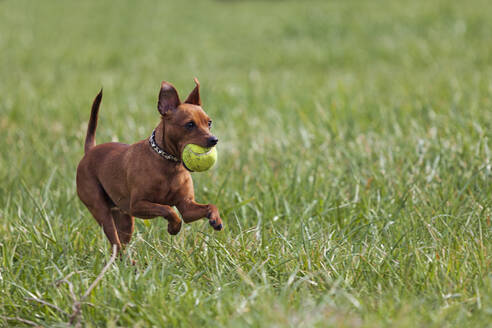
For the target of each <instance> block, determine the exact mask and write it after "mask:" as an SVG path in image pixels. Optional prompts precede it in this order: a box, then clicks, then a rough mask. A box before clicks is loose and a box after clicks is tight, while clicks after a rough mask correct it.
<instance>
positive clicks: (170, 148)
mask: <svg viewBox="0 0 492 328" xmlns="http://www.w3.org/2000/svg"><path fill="white" fill-rule="evenodd" d="M154 131H155V142H156V144H157V146H158V147H159V148H160V149H162V150H163V151H164V152H166V153H167V154H170V155H172V156H174V157H175V158H177V159H178V160H179V158H180V157H181V156H180V153H179V150H178V149H177V147H175V146H174V144H173V143H172V142H171V141H170V140H169V138H168V137H167V136H166V130H165V126H164V122H163V121H162V120H161V121H160V122H159V125H157V127H156V128H155V130H154Z"/></svg>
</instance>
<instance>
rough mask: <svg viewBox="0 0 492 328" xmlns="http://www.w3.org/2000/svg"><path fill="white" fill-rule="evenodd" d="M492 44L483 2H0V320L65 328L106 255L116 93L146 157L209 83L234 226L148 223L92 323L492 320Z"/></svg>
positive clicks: (91, 299) (209, 186) (205, 183)
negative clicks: (97, 199)
mask: <svg viewBox="0 0 492 328" xmlns="http://www.w3.org/2000/svg"><path fill="white" fill-rule="evenodd" d="M491 40H492V3H491V2H490V1H486V0H472V1H466V2H465V1H444V0H443V1H423V0H419V1H406V0H405V1H391V0H376V1H355V0H354V1H315V0H313V1H280V0H278V1H241V0H237V1H211V0H197V1H181V2H178V1H150V0H144V1H138V2H137V1H129V0H122V1H118V2H111V1H95V0H91V1H61V0H49V1H28V0H16V1H12V0H4V1H0V77H1V81H0V326H30V325H39V326H42V327H64V326H66V325H67V323H68V322H69V320H70V314H71V313H72V311H73V309H72V306H73V304H74V300H73V296H72V292H73V294H74V295H75V297H76V299H80V297H81V295H83V294H84V293H85V292H86V291H87V290H88V288H89V286H90V284H91V283H92V282H93V281H94V280H95V279H96V277H97V276H98V275H99V273H100V272H101V270H102V269H103V267H104V266H105V264H106V263H107V262H108V261H109V260H110V256H111V252H110V247H109V244H108V242H107V240H106V237H105V236H104V234H103V232H102V230H101V229H100V227H99V226H98V225H97V224H96V222H95V220H94V219H93V218H92V217H91V215H90V213H89V212H88V211H87V209H86V208H85V207H84V206H83V204H82V203H81V202H80V201H79V199H78V197H77V195H76V189H75V170H76V167H77V164H78V161H79V160H80V158H81V157H82V154H83V140H84V137H85V132H86V127H87V121H88V118H89V112H90V105H91V103H92V99H93V98H94V97H95V95H96V94H97V92H98V91H99V89H100V88H101V87H103V88H104V97H103V100H102V105H101V111H100V117H99V125H98V129H97V137H96V140H97V142H98V143H102V142H108V141H112V140H113V141H116V140H118V141H121V142H125V143H133V142H136V141H138V140H141V139H144V138H148V136H149V135H150V133H151V132H152V129H153V128H154V127H155V126H156V125H157V123H158V121H159V115H158V112H157V108H156V102H157V94H158V91H159V86H160V82H161V81H162V80H167V81H170V82H172V83H173V84H174V85H175V86H176V87H177V89H178V91H179V92H180V95H181V97H182V98H184V97H185V95H186V94H188V92H190V91H191V90H192V88H193V86H194V84H193V77H194V76H196V77H198V78H199V80H200V82H201V86H202V89H201V90H202V100H203V103H204V105H203V107H204V109H205V110H206V111H207V113H208V114H209V115H210V116H211V117H212V118H213V120H214V127H213V131H214V133H215V134H216V135H217V136H218V137H219V139H220V142H219V145H218V152H219V160H218V163H217V165H216V167H215V168H214V169H212V170H211V171H208V172H205V173H200V174H193V178H194V184H195V191H196V198H197V200H198V201H200V202H207V203H208V202H211V203H215V204H216V205H217V206H218V208H219V210H220V211H221V214H222V218H223V220H224V222H225V229H224V230H223V231H222V232H215V231H213V229H211V227H210V226H209V225H208V223H207V221H206V220H203V221H198V222H196V223H194V224H190V225H185V226H183V229H182V230H181V232H180V233H179V234H178V235H177V236H170V235H168V233H167V230H166V228H167V222H166V221H165V220H164V219H162V218H156V219H154V220H151V221H148V224H146V223H145V222H144V221H143V220H137V226H136V231H135V234H134V237H133V240H132V242H131V244H130V245H129V247H128V249H127V251H126V253H125V256H124V258H123V259H122V260H116V261H115V262H114V263H113V264H112V265H111V266H110V267H109V269H108V271H107V272H106V273H105V274H104V276H102V279H101V281H99V283H98V284H97V286H96V287H95V288H94V289H93V290H92V292H91V293H90V295H89V296H88V297H87V299H86V300H85V302H84V303H83V304H82V307H81V309H82V314H81V316H80V320H81V325H82V326H85V327H102V326H108V327H492V324H491V322H492V273H491V265H492V263H491V261H492V244H491V238H492V226H491V215H492V183H491V182H492V172H491V170H492V167H491V166H492V162H491V155H492V154H491V148H492V147H491V140H492V80H491V77H492V42H491ZM130 257H131V258H133V259H134V260H136V265H134V266H133V265H131V262H130V259H129V258H130ZM64 278H66V282H62V283H60V280H62V279H64ZM71 288H72V292H71ZM43 302H44V303H43Z"/></svg>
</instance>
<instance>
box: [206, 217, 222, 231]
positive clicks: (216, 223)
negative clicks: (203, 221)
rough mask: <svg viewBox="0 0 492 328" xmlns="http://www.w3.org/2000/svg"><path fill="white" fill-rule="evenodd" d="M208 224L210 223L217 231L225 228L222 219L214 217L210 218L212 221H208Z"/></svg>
mask: <svg viewBox="0 0 492 328" xmlns="http://www.w3.org/2000/svg"><path fill="white" fill-rule="evenodd" d="M208 223H210V225H211V226H212V228H214V229H215V230H217V231H220V230H222V228H223V227H224V226H223V225H222V220H221V219H220V217H216V218H214V217H212V218H210V220H208Z"/></svg>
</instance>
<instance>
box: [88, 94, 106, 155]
mask: <svg viewBox="0 0 492 328" xmlns="http://www.w3.org/2000/svg"><path fill="white" fill-rule="evenodd" d="M102 95H103V90H102V89H101V91H99V93H98V94H97V96H96V98H94V102H93V103H92V109H91V118H90V119H89V124H88V126H87V135H86V137H85V146H84V152H85V153H87V152H88V151H89V149H91V148H92V147H94V146H95V145H96V128H97V114H98V113H99V105H100V104H101V99H102Z"/></svg>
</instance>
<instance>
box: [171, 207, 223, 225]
mask: <svg viewBox="0 0 492 328" xmlns="http://www.w3.org/2000/svg"><path fill="white" fill-rule="evenodd" d="M177 208H178V210H179V213H181V216H182V217H183V220H184V222H186V223H190V222H193V221H196V220H199V219H202V218H208V222H209V223H210V225H211V226H212V227H213V228H214V229H215V230H222V227H223V225H222V219H221V218H220V215H219V210H218V209H217V207H216V206H215V205H213V204H198V203H196V202H194V201H183V202H181V203H180V204H178V206H177Z"/></svg>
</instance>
